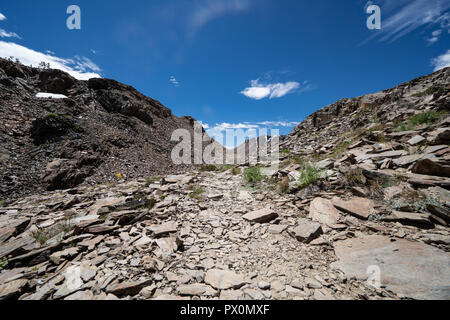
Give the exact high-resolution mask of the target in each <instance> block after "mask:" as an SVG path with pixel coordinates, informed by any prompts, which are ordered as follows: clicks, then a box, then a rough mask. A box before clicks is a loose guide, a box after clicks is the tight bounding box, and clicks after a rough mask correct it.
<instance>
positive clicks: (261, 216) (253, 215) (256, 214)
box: [243, 208, 278, 223]
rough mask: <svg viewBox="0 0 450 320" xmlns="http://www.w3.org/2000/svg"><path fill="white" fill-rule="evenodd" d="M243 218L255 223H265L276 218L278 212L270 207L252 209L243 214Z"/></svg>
mask: <svg viewBox="0 0 450 320" xmlns="http://www.w3.org/2000/svg"><path fill="white" fill-rule="evenodd" d="M243 218H244V219H245V220H248V221H250V222H255V223H265V222H269V221H271V220H273V219H276V218H278V213H276V212H275V211H274V210H272V209H270V208H265V209H261V210H257V211H252V212H249V213H247V214H246V215H244V216H243Z"/></svg>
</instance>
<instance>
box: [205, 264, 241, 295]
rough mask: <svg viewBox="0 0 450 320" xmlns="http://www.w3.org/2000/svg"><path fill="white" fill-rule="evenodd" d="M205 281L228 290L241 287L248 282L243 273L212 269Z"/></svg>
mask: <svg viewBox="0 0 450 320" xmlns="http://www.w3.org/2000/svg"><path fill="white" fill-rule="evenodd" d="M205 283H206V284H209V285H210V286H211V287H213V288H215V289H218V290H227V289H239V288H241V287H242V286H243V285H245V283H246V282H245V280H244V278H243V277H242V276H241V275H238V274H236V273H234V272H233V271H227V270H219V269H212V270H208V272H207V273H206V277H205Z"/></svg>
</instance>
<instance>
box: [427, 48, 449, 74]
mask: <svg viewBox="0 0 450 320" xmlns="http://www.w3.org/2000/svg"><path fill="white" fill-rule="evenodd" d="M431 65H432V66H433V67H434V71H438V70H441V69H444V68H446V67H450V49H449V50H447V52H446V53H444V54H442V55H440V56H439V57H437V58H434V59H433V60H431Z"/></svg>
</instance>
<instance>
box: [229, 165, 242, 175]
mask: <svg viewBox="0 0 450 320" xmlns="http://www.w3.org/2000/svg"><path fill="white" fill-rule="evenodd" d="M231 174H232V175H234V176H237V175H238V174H241V168H238V167H234V168H233V169H231Z"/></svg>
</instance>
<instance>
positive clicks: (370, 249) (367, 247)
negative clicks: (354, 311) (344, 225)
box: [332, 235, 450, 300]
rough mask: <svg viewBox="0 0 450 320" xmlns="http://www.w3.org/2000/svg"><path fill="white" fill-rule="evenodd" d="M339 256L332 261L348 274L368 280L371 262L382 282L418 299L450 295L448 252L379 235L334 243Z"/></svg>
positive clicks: (388, 288) (383, 284)
mask: <svg viewBox="0 0 450 320" xmlns="http://www.w3.org/2000/svg"><path fill="white" fill-rule="evenodd" d="M334 248H335V253H336V255H337V257H338V258H339V259H340V260H339V261H337V262H334V263H333V264H332V266H333V267H336V268H338V269H340V270H342V271H343V272H344V273H345V274H346V275H347V276H350V277H353V276H355V277H356V278H358V279H361V280H367V278H368V276H369V274H368V273H367V271H368V268H369V267H370V266H378V267H379V268H380V271H381V285H382V286H386V289H387V290H391V291H393V292H395V293H397V294H402V295H404V296H406V297H410V298H413V299H419V300H434V299H439V300H449V299H450V253H448V252H444V251H442V250H439V249H437V248H435V247H432V246H429V245H426V244H423V243H420V242H412V241H408V240H403V239H399V240H397V241H395V242H391V241H390V238H389V237H385V236H380V235H371V236H358V237H357V238H352V239H348V240H344V241H338V242H335V243H334Z"/></svg>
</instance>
